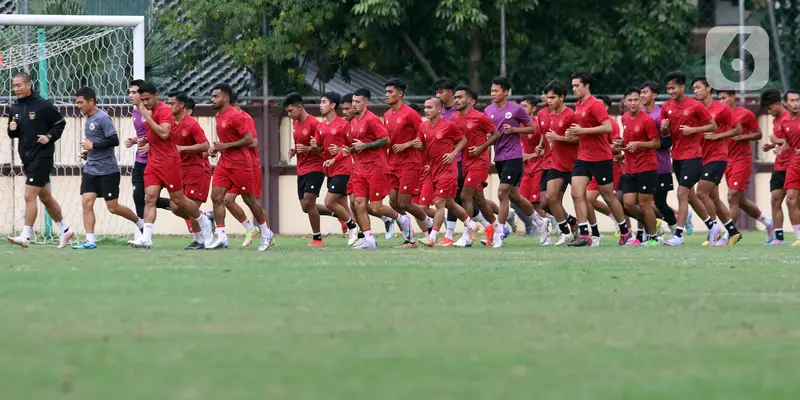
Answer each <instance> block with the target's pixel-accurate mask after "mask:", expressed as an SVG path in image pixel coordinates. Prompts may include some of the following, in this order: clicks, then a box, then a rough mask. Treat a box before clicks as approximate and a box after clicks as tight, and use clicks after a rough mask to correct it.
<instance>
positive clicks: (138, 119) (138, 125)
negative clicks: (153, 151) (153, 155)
mask: <svg viewBox="0 0 800 400" xmlns="http://www.w3.org/2000/svg"><path fill="white" fill-rule="evenodd" d="M131 117H132V118H133V129H135V130H136V137H139V138H143V137H147V131H146V130H145V124H146V122H144V117H142V113H140V112H139V108H138V107H135V106H134V107H133V113H131ZM136 162H138V163H143V164H147V153H144V154H142V153H139V152H138V151H137V152H136Z"/></svg>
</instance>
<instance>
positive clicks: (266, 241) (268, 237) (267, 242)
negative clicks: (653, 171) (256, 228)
mask: <svg viewBox="0 0 800 400" xmlns="http://www.w3.org/2000/svg"><path fill="white" fill-rule="evenodd" d="M274 239H275V235H274V234H273V233H272V232H269V233H267V234H261V244H260V245H259V246H258V251H266V250H267V249H269V248H270V247H272V245H273V244H274Z"/></svg>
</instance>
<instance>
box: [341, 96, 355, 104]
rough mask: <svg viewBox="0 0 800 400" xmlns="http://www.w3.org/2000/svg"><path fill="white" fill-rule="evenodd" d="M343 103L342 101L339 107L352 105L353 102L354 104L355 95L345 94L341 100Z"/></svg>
mask: <svg viewBox="0 0 800 400" xmlns="http://www.w3.org/2000/svg"><path fill="white" fill-rule="evenodd" d="M341 101H342V102H341V103H339V105H342V104H344V103H352V102H353V94H352V93H345V94H343V95H342V99H341Z"/></svg>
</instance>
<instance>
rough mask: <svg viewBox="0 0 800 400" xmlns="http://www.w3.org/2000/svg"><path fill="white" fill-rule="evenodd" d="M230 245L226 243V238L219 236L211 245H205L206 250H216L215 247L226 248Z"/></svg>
mask: <svg viewBox="0 0 800 400" xmlns="http://www.w3.org/2000/svg"><path fill="white" fill-rule="evenodd" d="M229 247H231V244H230V243H228V240H227V239H226V240H222V239H221V238H217V240H214V241H213V242H211V245H209V246H206V250H217V249H227V248H229Z"/></svg>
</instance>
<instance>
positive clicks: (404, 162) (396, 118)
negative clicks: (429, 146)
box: [383, 104, 422, 170]
mask: <svg viewBox="0 0 800 400" xmlns="http://www.w3.org/2000/svg"><path fill="white" fill-rule="evenodd" d="M383 123H384V124H385V125H386V131H387V132H389V169H391V170H401V169H405V168H419V167H420V166H422V153H421V152H420V151H419V150H417V149H415V148H412V147H409V148H408V149H406V150H405V151H402V152H400V153H395V152H394V151H393V150H392V149H391V146H394V145H396V144H403V143H407V142H410V141H412V140H414V139H416V138H417V132H418V131H419V126H420V125H421V124H422V118H421V117H420V116H419V114H418V113H417V112H416V111H414V109H413V108H411V107H409V106H407V105H405V104H403V105H401V106H400V108H398V109H397V111H396V112H395V111H394V109H392V108H391V107H390V108H389V110H388V111H386V113H384V114H383Z"/></svg>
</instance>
